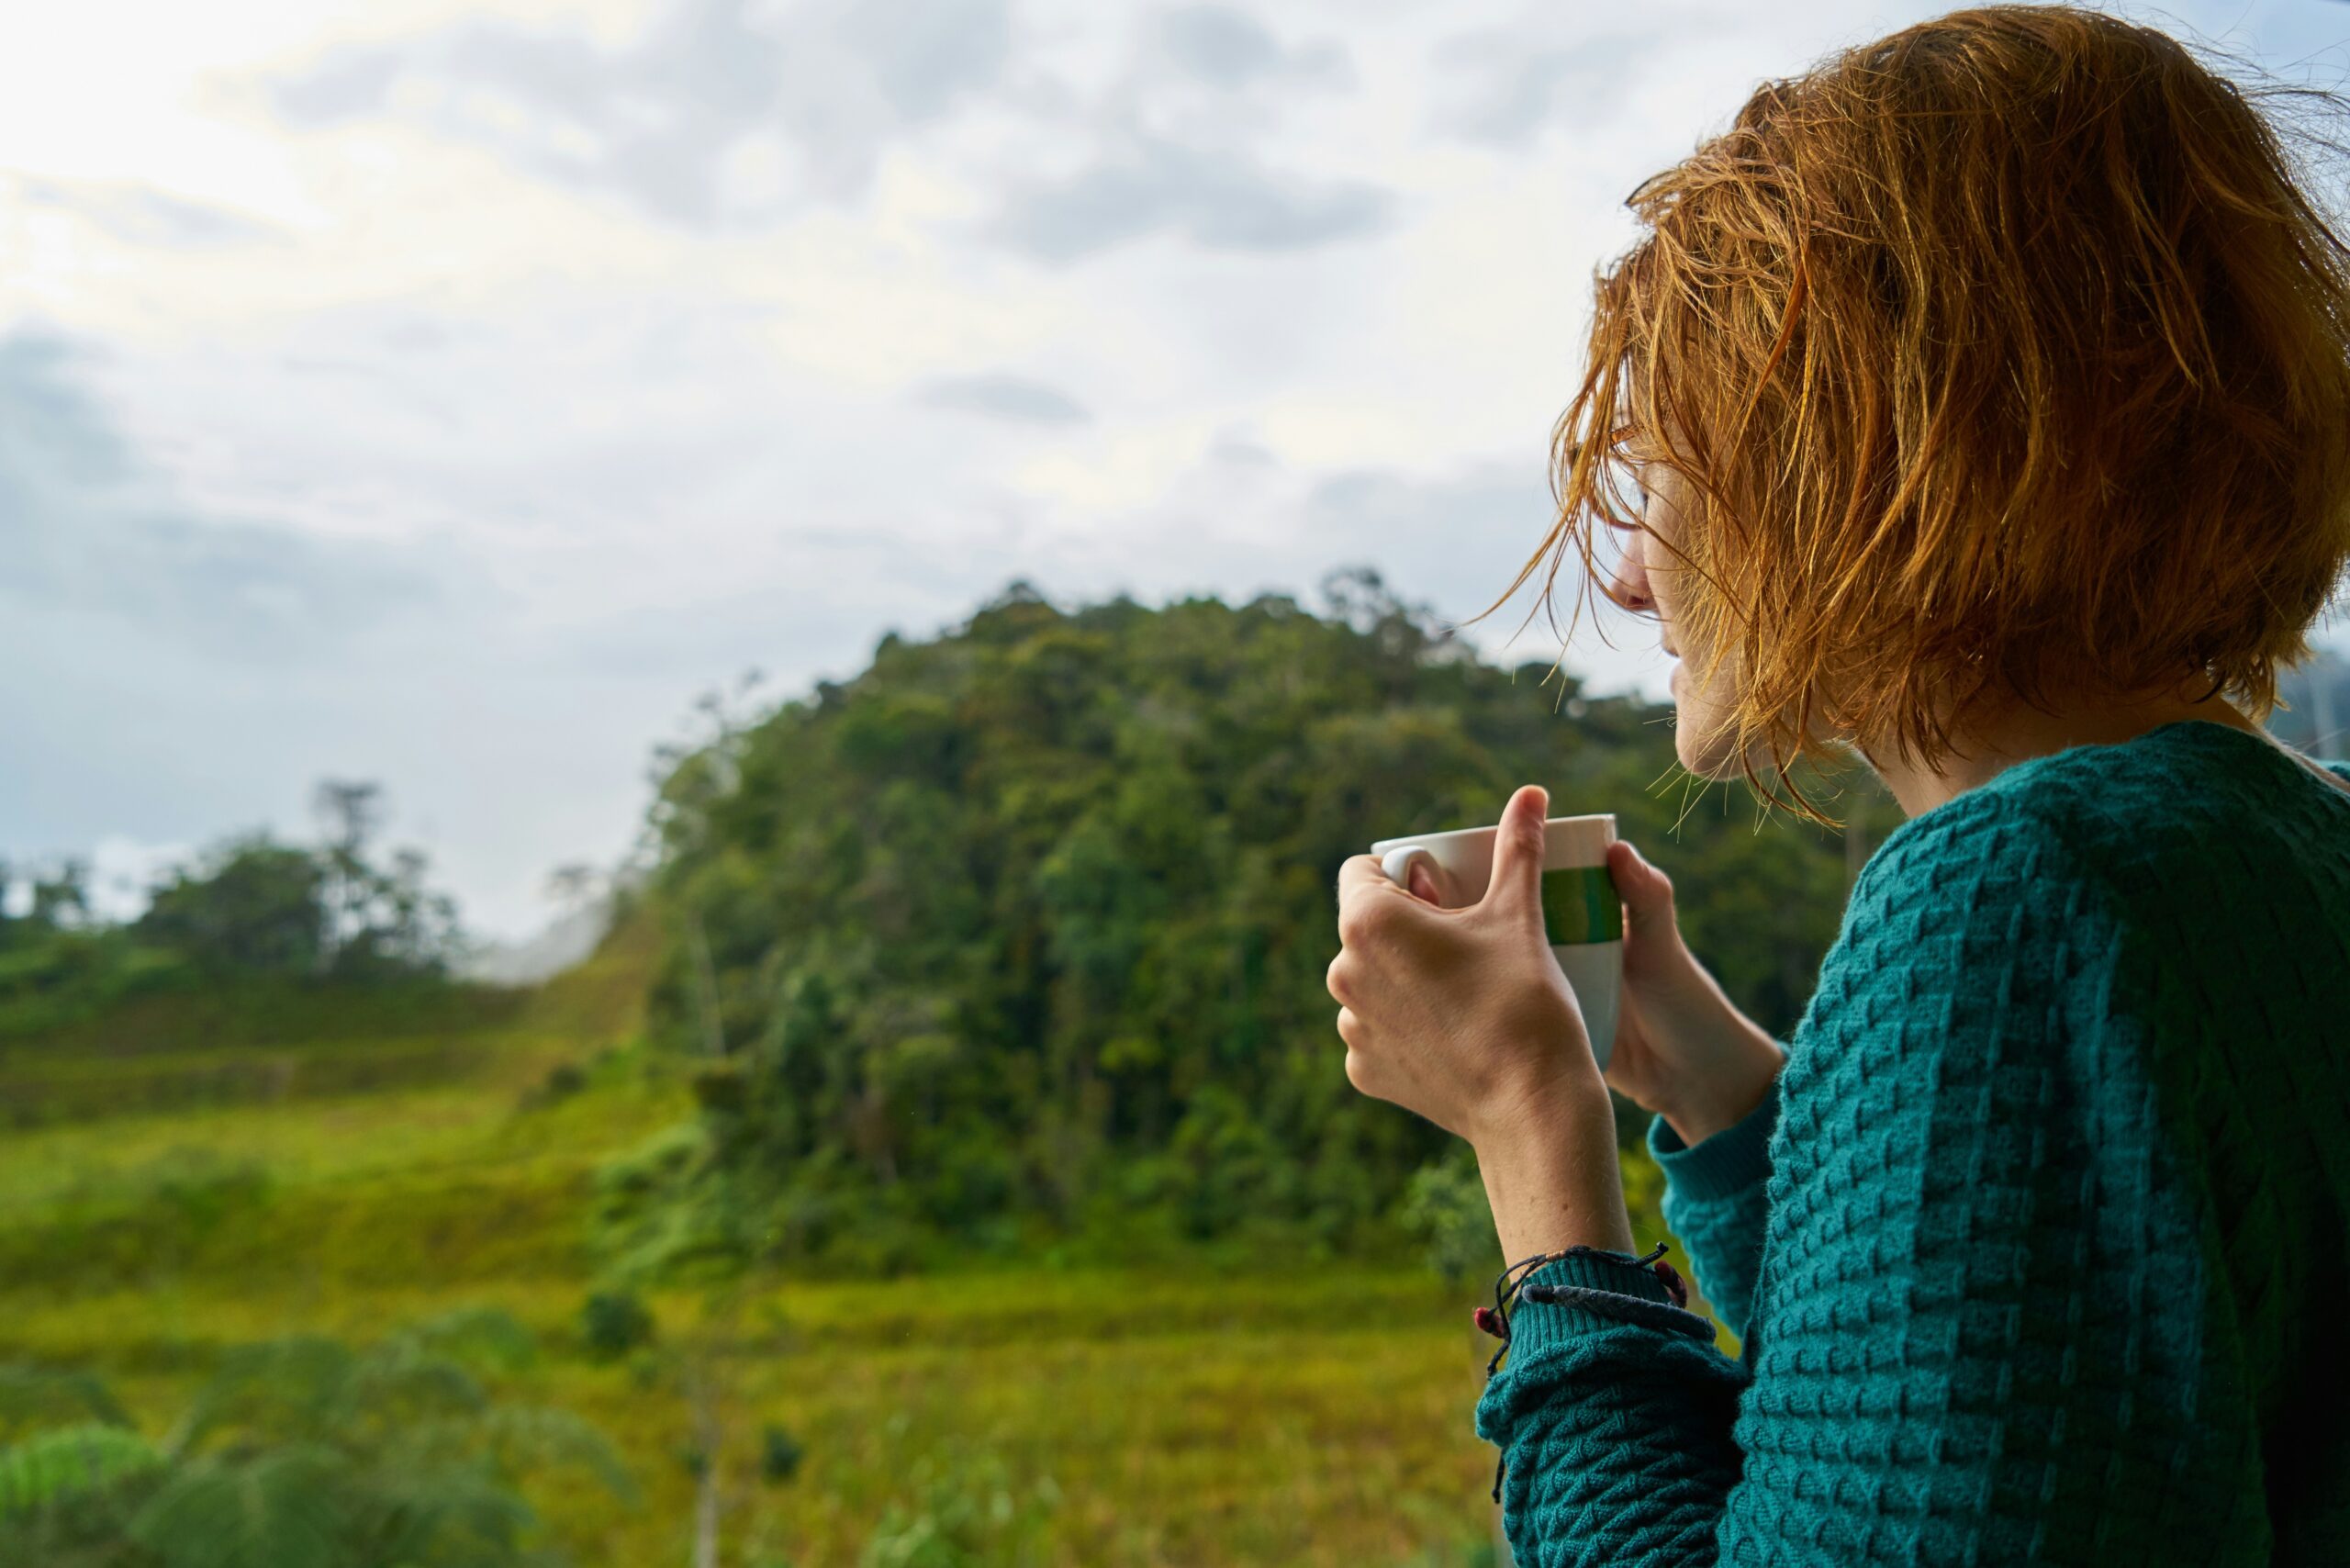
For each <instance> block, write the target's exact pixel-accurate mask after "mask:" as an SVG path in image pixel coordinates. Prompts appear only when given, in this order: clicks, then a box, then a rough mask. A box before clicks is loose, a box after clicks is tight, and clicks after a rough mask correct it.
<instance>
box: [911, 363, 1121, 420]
mask: <svg viewBox="0 0 2350 1568" xmlns="http://www.w3.org/2000/svg"><path fill="white" fill-rule="evenodd" d="M918 397H919V400H920V401H921V402H923V403H925V404H927V405H928V406H930V407H931V408H934V409H956V410H957V411H958V412H962V413H967V414H982V415H985V416H987V417H988V418H990V419H997V420H1012V421H1013V422H1014V423H1016V424H1030V425H1080V424H1084V423H1086V422H1087V421H1088V420H1091V419H1092V418H1093V415H1092V413H1091V410H1089V409H1087V408H1086V407H1085V405H1084V404H1082V403H1080V402H1079V401H1078V400H1077V399H1076V398H1071V397H1070V396H1069V394H1068V393H1066V392H1063V391H1061V390H1060V389H1059V388H1058V387H1055V386H1046V385H1045V384H1044V383H1043V382H1041V381H1026V380H1023V379H1022V378H1021V377H1019V376H1016V375H960V376H948V377H946V378H944V379H941V380H937V381H933V382H931V383H929V384H928V385H927V386H924V387H923V389H922V391H921V392H920V394H919V395H918Z"/></svg>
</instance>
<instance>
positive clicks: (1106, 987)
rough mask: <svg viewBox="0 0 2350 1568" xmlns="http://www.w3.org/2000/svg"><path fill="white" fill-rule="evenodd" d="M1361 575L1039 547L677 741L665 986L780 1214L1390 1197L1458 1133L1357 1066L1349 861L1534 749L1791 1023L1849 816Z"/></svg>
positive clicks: (1264, 1208) (1555, 806)
mask: <svg viewBox="0 0 2350 1568" xmlns="http://www.w3.org/2000/svg"><path fill="white" fill-rule="evenodd" d="M1334 585H1335V586H1334V588H1333V590H1332V592H1333V598H1332V602H1331V605H1330V606H1329V608H1328V610H1327V611H1326V613H1323V614H1315V613H1310V612H1308V611H1307V610H1304V609H1301V608H1300V607H1299V605H1298V604H1297V603H1296V602H1295V601H1293V600H1292V599H1287V598H1276V597H1266V598H1260V599H1257V600H1255V601H1253V602H1251V603H1248V604H1247V605H1243V606H1239V607H1234V606H1230V605H1226V604H1224V603H1222V602H1219V601H1217V600H1214V599H1191V600H1186V601H1184V602H1181V603H1176V604H1171V605H1169V606H1167V607H1166V608H1164V609H1151V608H1147V607H1144V606H1141V605H1138V604H1136V603H1134V602H1132V601H1131V600H1128V599H1118V600H1115V601H1113V602H1109V603H1102V604H1095V605H1091V606H1087V607H1084V608H1081V609H1078V610H1061V609H1058V608H1056V607H1055V606H1053V605H1051V604H1049V603H1047V602H1046V601H1044V600H1043V599H1040V598H1038V597H1037V596H1036V595H1035V593H1033V592H1031V591H1029V590H1028V589H1026V588H1024V586H1021V585H1014V587H1013V588H1012V589H1010V590H1007V592H1005V593H1004V594H1003V595H1002V596H1001V597H1000V598H999V599H996V600H995V601H994V602H992V603H990V604H989V605H987V606H986V607H984V608H983V609H981V610H979V612H978V613H976V614H975V615H973V616H972V618H971V619H970V621H969V622H968V623H966V624H965V625H963V626H961V627H959V628H957V630H955V631H953V632H952V633H948V634H946V635H944V636H941V637H939V638H937V639H936V640H934V641H930V642H921V643H916V642H911V641H906V640H903V639H901V638H899V637H896V636H894V635H893V636H890V637H888V638H885V639H884V640H883V642H882V643H881V644H880V646H879V648H878V650H877V651H876V653H875V655H874V658H873V661H872V665H871V666H870V667H869V668H868V669H867V670H866V671H865V672H864V673H863V674H861V675H859V676H857V677H856V678H854V679H852V680H849V681H846V682H845V683H841V684H832V683H825V684H822V685H820V686H818V687H817V688H816V689H815V690H814V691H813V692H812V693H811V694H809V695H808V696H806V697H805V698H803V699H801V700H794V701H790V702H787V703H785V704H784V705H782V706H781V707H780V708H779V709H777V710H776V711H772V712H770V713H767V714H766V715H765V716H763V717H760V718H759V719H757V721H756V722H739V723H736V722H725V721H724V720H723V719H721V721H720V722H719V723H718V725H717V732H718V733H717V734H715V735H713V736H712V737H711V738H710V739H709V741H708V743H707V744H706V745H700V746H699V748H697V749H694V750H692V751H690V752H688V753H687V754H685V755H683V756H676V757H675V758H674V759H673V760H674V767H673V768H672V770H671V771H670V772H669V773H668V776H667V778H666V781H665V782H664V783H663V785H662V787H661V790H660V792H659V796H658V803H657V805H656V808H655V824H656V827H657V829H658V831H659V834H660V837H661V842H662V845H663V852H662V862H661V866H660V868H659V871H658V873H657V875H656V877H655V881H654V884H653V888H652V892H651V897H650V899H649V900H648V904H649V908H650V910H651V911H652V912H653V913H654V914H655V916H656V917H657V918H658V919H659V920H660V921H661V923H662V924H663V928H664V930H665V932H666V949H665V958H664V960H663V962H662V965H661V968H660V970H659V975H658V979H657V980H656V981H655V989H654V992H653V996H652V1009H651V1016H652V1017H653V1019H654V1021H655V1025H654V1026H655V1032H656V1038H657V1039H658V1040H659V1041H660V1043H661V1044H663V1045H665V1046H666V1047H668V1048H671V1049H675V1050H677V1051H680V1052H689V1053H696V1054H699V1055H700V1056H703V1057H705V1058H708V1060H709V1063H710V1065H709V1066H708V1067H707V1068H706V1070H704V1072H703V1073H702V1079H701V1098H702V1102H703V1104H704V1107H705V1110H704V1121H703V1130H704V1132H705V1134H706V1139H705V1149H706V1154H705V1158H706V1159H709V1160H710V1161H711V1166H712V1168H713V1169H714V1170H722V1172H724V1173H725V1175H726V1176H727V1178H728V1185H729V1186H730V1187H731V1188H732V1189H733V1190H734V1191H736V1192H737V1193H742V1194H744V1195H755V1200H756V1204H755V1206H756V1210H757V1212H758V1213H760V1214H761V1215H765V1216H767V1220H768V1221H771V1222H772V1223H773V1226H774V1229H773V1231H772V1233H771V1234H772V1236H773V1237H774V1238H778V1239H779V1241H780V1242H781V1243H782V1244H783V1245H785V1246H786V1247H788V1248H789V1249H790V1250H793V1251H800V1250H801V1249H822V1248H824V1247H825V1246H827V1245H828V1244H830V1243H832V1242H834V1241H836V1240H840V1239H842V1238H845V1237H846V1236H848V1235H849V1234H850V1233H853V1232H854V1233H856V1234H858V1235H860V1236H862V1237H864V1238H867V1239H868V1240H869V1239H870V1238H871V1236H872V1235H873V1234H874V1233H875V1230H876V1227H879V1228H880V1229H882V1230H884V1231H887V1230H890V1229H891V1228H892V1227H897V1228H899V1229H902V1230H904V1231H905V1232H906V1233H908V1234H912V1233H916V1232H923V1231H929V1230H931V1229H933V1228H934V1227H941V1226H943V1227H946V1228H947V1229H949V1230H951V1231H952V1232H953V1233H955V1234H957V1235H958V1236H963V1237H966V1238H971V1237H979V1238H985V1237H988V1236H990V1235H999V1234H1000V1235H1002V1236H1005V1237H1009V1236H1010V1235H1012V1234H1013V1232H1014V1231H1016V1230H1017V1229H1019V1228H1020V1227H1021V1226H1024V1225H1026V1224H1033V1223H1035V1220H1036V1218H1037V1216H1043V1217H1044V1218H1045V1219H1046V1221H1048V1222H1050V1223H1052V1224H1054V1225H1056V1226H1076V1225H1084V1226H1089V1227H1091V1226H1099V1225H1103V1224H1113V1225H1124V1224H1141V1223H1143V1222H1144V1221H1145V1220H1148V1221H1150V1222H1153V1223H1157V1224H1159V1225H1162V1226H1167V1227H1169V1228H1170V1229H1172V1230H1176V1231H1180V1232H1181V1233H1183V1234H1186V1235H1190V1236H1206V1235H1217V1234H1225V1233H1230V1232H1234V1231H1237V1230H1239V1231H1245V1230H1253V1229H1266V1230H1270V1231H1273V1232H1277V1233H1279V1234H1281V1235H1283V1236H1286V1237H1292V1238H1298V1237H1304V1238H1319V1239H1324V1240H1326V1241H1329V1242H1332V1243H1334V1244H1338V1245H1345V1244H1347V1243H1348V1241H1349V1240H1352V1239H1359V1238H1367V1237H1369V1236H1371V1235H1373V1234H1384V1232H1383V1230H1382V1227H1383V1226H1385V1225H1386V1223H1387V1222H1388V1219H1389V1217H1390V1216H1391V1215H1392V1214H1393V1208H1394V1205H1395V1204H1396V1201H1397V1199H1398V1196H1399V1194H1400V1193H1401V1192H1402V1191H1403V1189H1404V1183H1405V1182H1406V1181H1407V1180H1408V1179H1409V1177H1410V1176H1411V1174H1412V1173H1413V1171H1414V1170H1416V1169H1417V1168H1419V1167H1421V1166H1422V1165H1424V1164H1426V1163H1427V1162H1429V1161H1431V1160H1432V1159H1437V1158H1438V1157H1439V1156H1440V1155H1443V1154H1445V1153H1446V1152H1447V1146H1448V1145H1449V1143H1450V1142H1451V1141H1452V1140H1450V1139H1449V1137H1448V1136H1447V1135H1445V1134H1443V1133H1441V1132H1440V1131H1438V1129H1437V1128H1435V1127H1434V1126H1430V1125H1428V1124H1427V1123H1425V1122H1423V1121H1421V1120H1420V1119H1419V1118H1417V1117H1416V1116H1414V1115H1411V1114H1408V1113H1405V1112H1404V1111H1401V1110H1399V1109H1397V1108H1395V1107H1393V1106H1390V1105H1386V1104H1382V1103H1375V1102H1371V1101H1368V1100H1366V1099H1364V1098H1363V1097H1362V1096H1360V1095H1359V1094H1358V1093H1356V1092H1354V1090H1353V1089H1352V1088H1350V1087H1349V1086H1348V1082H1347V1081H1346V1077H1345V1073H1344V1071H1343V1069H1342V1065H1341V1064H1342V1060H1343V1050H1342V1047H1340V1046H1339V1043H1338V1040H1337V1035H1336V1032H1335V1029H1334V1026H1333V1022H1332V1021H1333V1018H1334V1016H1335V1012H1336V1009H1335V1006H1334V1004H1333V1003H1332V1002H1330V1000H1329V998H1328V996H1327V994H1326V992H1325V991H1324V972H1325V969H1326V967H1327V965H1328V963H1329V960H1330V958H1331V957H1332V955H1333V954H1334V953H1335V951H1336V940H1337V939H1336V935H1335V924H1334V907H1333V902H1332V896H1331V889H1332V884H1333V880H1334V879H1335V877H1336V874H1337V868H1338V865H1339V862H1340V861H1341V860H1343V859H1344V858H1345V857H1348V855H1351V854H1356V853H1359V852H1360V851H1361V850H1362V849H1363V848H1364V847H1366V846H1368V845H1369V844H1370V843H1371V841H1372V840H1373V839H1375V838H1380V837H1385V836H1388V835H1391V834H1398V833H1403V832H1407V831H1411V830H1415V829H1441V828H1449V827H1459V826H1465V825H1473V824H1478V823H1490V822H1492V821H1494V818H1495V817H1496V815H1497V814H1498V813H1499V812H1500V809H1501V806H1502V803H1503V801H1505V799H1506V798H1507V796H1508V794H1509V792H1510V790H1512V789H1513V788H1514V787H1516V785H1518V784H1520V783H1525V782H1540V783H1542V784H1545V785H1547V786H1548V787H1549V789H1550V795H1551V801H1552V811H1553V812H1554V814H1572V813H1583V812H1603V811H1606V812H1615V813H1616V814H1617V819H1618V823H1619V828H1620V831H1621V832H1622V834H1624V836H1627V837H1629V838H1632V839H1634V840H1635V841H1637V842H1638V843H1639V845H1640V846H1641V847H1642V849H1643V850H1644V851H1645V852H1646V853H1647V854H1649V856H1650V857H1651V858H1652V859H1653V860H1654V861H1655V862H1656V863H1657V864H1659V865H1661V866H1662V867H1664V868H1666V869H1667V870H1669V871H1671V872H1672V873H1673V875H1674V876H1675V878H1676V879H1677V880H1678V882H1679V885H1680V888H1681V890H1682V892H1683V900H1682V909H1683V912H1684V929H1685V930H1686V931H1687V932H1688V934H1689V936H1690V939H1691V941H1692V944H1693V946H1695V947H1696V948H1697V950H1698V951H1699V952H1700V954H1701V955H1702V956H1703V957H1704V958H1706V959H1707V962H1708V963H1709V964H1711V965H1712V966H1713V967H1714V969H1715V970H1716V972H1717V973H1718V975H1719V976H1720V977H1721V979H1722V980H1723V982H1724V984H1725V985H1726V986H1727V988H1728V989H1729V991H1730V992H1731V994H1732V995H1733V996H1734V997H1735V998H1736V999H1737V1000H1738V1001H1739V1002H1740V1003H1741V1004H1742V1005H1743V1006H1745V1007H1746V1008H1748V1009H1749V1010H1750V1011H1751V1012H1752V1013H1753V1014H1755V1015H1756V1016H1757V1017H1758V1018H1760V1019H1762V1020H1763V1021H1764V1022H1765V1023H1766V1024H1767V1025H1770V1026H1772V1027H1774V1028H1776V1029H1780V1030H1785V1029H1788V1028H1791V1027H1792V1025H1793V1024H1794V1022H1795V1020H1796V1017H1797V1016H1798V1015H1799V1014H1800V1012H1801V1009H1802V1007H1803V1004H1804V1002H1805V1000H1806V999H1807V996H1808V994H1809V991H1810V988H1811V983H1812V980H1813V977H1814V976H1815V974H1816V973H1817V969H1818V959H1819V957H1820V955H1821V954H1822V953H1823V952H1824V951H1825V949H1826V947H1827V946H1828V944H1829V942H1830V940H1831V939H1832V938H1833V936H1834V934H1835V930H1836V926H1837V922H1838V920H1839V918H1840V915H1841V907H1842V901H1843V895H1844V887H1845V874H1846V865H1847V862H1846V850H1845V847H1844V846H1843V845H1842V844H1841V842H1840V841H1838V840H1837V839H1835V838H1834V837H1832V836H1831V835H1829V834H1825V833H1824V832H1822V831H1821V830H1819V829H1818V828H1815V827H1811V826H1807V825H1805V824H1802V823H1789V822H1786V821H1785V820H1774V821H1773V822H1771V823H1768V824H1765V825H1763V826H1762V827H1761V828H1760V829H1759V830H1758V827H1757V822H1756V810H1755V807H1754V805H1753V803H1752V802H1751V799H1750V798H1749V796H1748V794H1747V792H1746V790H1745V789H1744V787H1743V786H1742V785H1741V786H1732V787H1724V786H1715V787H1714V788H1713V789H1712V790H1711V791H1710V792H1709V793H1707V792H1701V791H1697V790H1695V789H1692V788H1684V786H1685V785H1686V784H1687V780H1686V776H1685V775H1683V774H1681V773H1680V772H1679V771H1678V770H1677V768H1676V766H1675V764H1674V760H1673V737H1672V732H1671V729H1670V711H1669V710H1668V709H1664V708H1660V707H1651V706H1648V705H1645V704H1640V703H1636V702H1633V701H1629V700H1622V699H1585V698H1583V697H1582V696H1581V695H1580V694H1579V693H1578V690H1577V688H1576V684H1575V682H1574V681H1573V680H1572V678H1564V677H1561V676H1559V675H1555V674H1553V673H1552V672H1551V668H1550V665H1549V664H1548V663H1547V662H1540V663H1529V664H1527V665H1525V666H1521V667H1519V668H1517V669H1516V670H1510V669H1503V668H1496V667H1494V666H1489V665H1487V664H1484V663H1481V662H1478V661H1477V660H1476V659H1474V658H1473V657H1472V656H1470V655H1469V654H1468V652H1467V650H1466V649H1465V648H1464V647H1463V646H1462V645H1461V644H1457V643H1450V642H1447V641H1445V640H1444V639H1443V638H1442V637H1441V636H1440V635H1439V634H1438V633H1437V632H1436V630H1435V629H1434V628H1433V626H1432V625H1431V623H1430V622H1428V621H1427V619H1426V618H1425V617H1424V616H1423V615H1421V614H1419V613H1417V612H1416V611H1414V610H1410V609H1407V608H1406V607H1404V606H1403V605H1401V604H1398V603H1397V602H1395V601H1394V600H1393V599H1391V598H1389V597H1388V596H1387V595H1386V594H1385V593H1384V592H1383V591H1382V590H1381V589H1380V588H1378V586H1377V580H1376V578H1373V577H1369V576H1368V575H1367V574H1354V575H1351V576H1347V577H1339V578H1337V579H1334ZM1546 677H1547V678H1548V680H1547V683H1546ZM1562 681H1563V685H1562V684H1561V683H1562ZM711 711H713V712H717V711H718V710H716V709H714V708H713V709H712V710H711ZM1684 813H1685V815H1684ZM1676 820H1679V825H1678V827H1677V828H1675V827H1674V826H1673V823H1675V822H1676ZM1886 825H1888V824H1885V823H1879V824H1878V828H1879V831H1880V832H1881V831H1882V830H1883V828H1884V826H1886Z"/></svg>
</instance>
